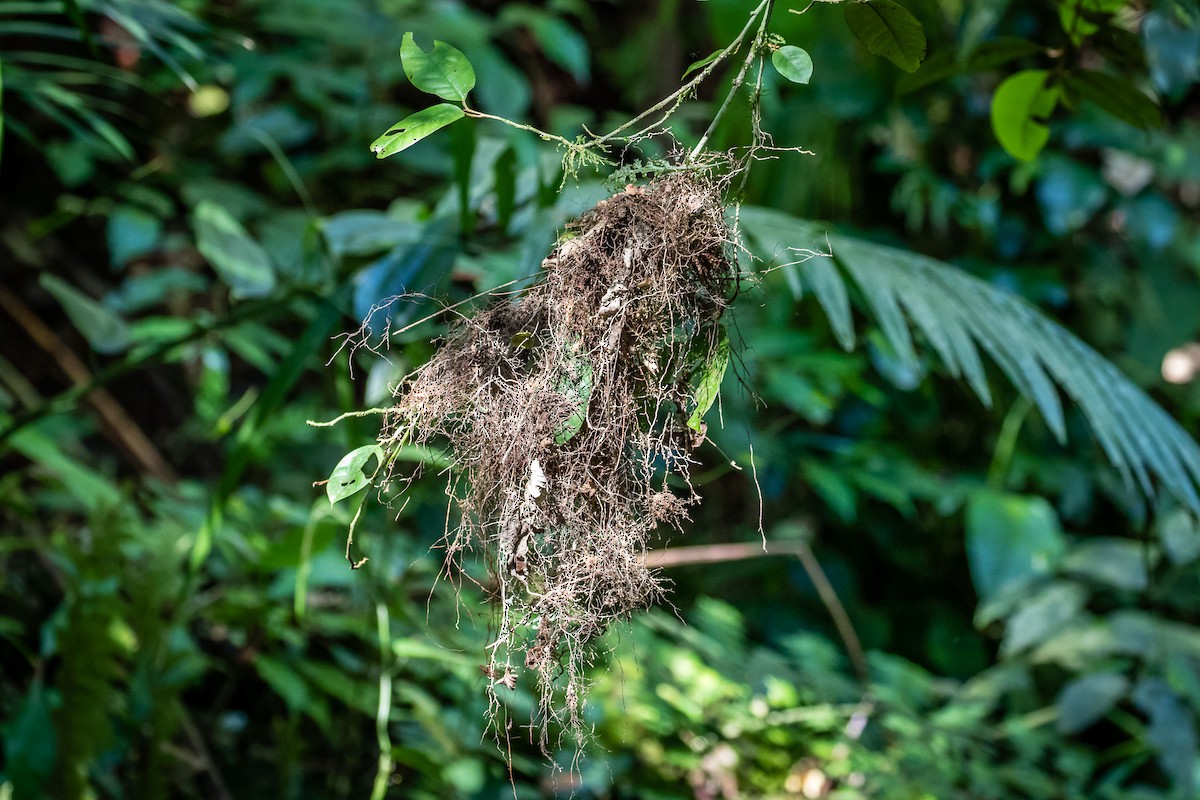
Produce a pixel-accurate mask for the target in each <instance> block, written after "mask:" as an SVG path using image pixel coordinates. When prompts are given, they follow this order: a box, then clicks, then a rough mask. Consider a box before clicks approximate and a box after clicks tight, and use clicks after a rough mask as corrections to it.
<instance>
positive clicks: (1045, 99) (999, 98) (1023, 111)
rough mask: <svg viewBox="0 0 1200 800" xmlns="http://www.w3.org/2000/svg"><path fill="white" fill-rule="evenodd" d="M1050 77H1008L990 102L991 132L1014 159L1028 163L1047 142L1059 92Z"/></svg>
mask: <svg viewBox="0 0 1200 800" xmlns="http://www.w3.org/2000/svg"><path fill="white" fill-rule="evenodd" d="M1049 78H1050V73H1048V72H1046V70H1042V69H1027V70H1024V71H1022V72H1018V73H1017V74H1015V75H1011V76H1009V77H1008V78H1007V79H1006V80H1005V81H1004V82H1003V83H1001V84H1000V86H999V88H997V89H996V94H995V96H994V97H993V98H992V131H993V132H995V134H996V139H998V140H999V142H1000V145H1001V146H1002V147H1003V148H1004V149H1005V150H1007V151H1008V152H1009V154H1011V155H1012V156H1013V157H1015V158H1019V159H1021V160H1022V161H1029V160H1031V159H1033V158H1036V157H1037V154H1038V153H1039V152H1041V150H1042V148H1043V147H1045V146H1046V142H1047V141H1049V140H1050V129H1049V128H1048V127H1046V120H1047V119H1048V118H1049V117H1050V115H1051V114H1052V113H1053V112H1054V108H1055V106H1057V105H1058V97H1059V88H1058V87H1057V86H1050V85H1048V82H1049Z"/></svg>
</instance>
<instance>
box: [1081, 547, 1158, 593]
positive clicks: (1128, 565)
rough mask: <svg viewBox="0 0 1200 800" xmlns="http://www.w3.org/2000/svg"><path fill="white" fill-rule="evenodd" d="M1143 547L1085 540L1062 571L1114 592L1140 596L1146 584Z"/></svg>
mask: <svg viewBox="0 0 1200 800" xmlns="http://www.w3.org/2000/svg"><path fill="white" fill-rule="evenodd" d="M1147 567H1148V565H1147V557H1146V546H1145V545H1144V544H1143V543H1142V542H1136V541H1133V540H1132V539H1117V538H1111V537H1103V538H1096V539H1088V540H1087V541H1085V542H1081V543H1080V544H1078V545H1076V546H1075V547H1074V548H1072V550H1071V554H1070V555H1068V556H1067V558H1066V561H1065V563H1064V564H1063V571H1064V572H1069V573H1071V574H1073V575H1078V576H1082V577H1085V578H1091V579H1092V580H1095V581H1099V582H1102V583H1107V584H1108V585H1109V586H1111V587H1113V588H1114V589H1121V590H1124V591H1127V592H1140V591H1142V590H1144V589H1145V588H1146V587H1147V586H1148V585H1149V584H1150V576H1149V575H1148V574H1147Z"/></svg>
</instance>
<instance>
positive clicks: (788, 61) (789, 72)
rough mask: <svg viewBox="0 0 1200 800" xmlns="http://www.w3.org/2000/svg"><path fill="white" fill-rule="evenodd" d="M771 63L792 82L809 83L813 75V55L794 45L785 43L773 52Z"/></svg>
mask: <svg viewBox="0 0 1200 800" xmlns="http://www.w3.org/2000/svg"><path fill="white" fill-rule="evenodd" d="M771 64H772V65H773V66H774V67H775V69H776V71H778V72H779V74H780V75H782V76H783V77H785V78H787V79H788V80H789V81H791V82H792V83H808V80H809V78H811V77H812V73H813V62H812V56H810V55H809V54H808V53H807V52H806V51H805V50H802V49H801V48H799V47H795V46H794V45H790V44H788V45H784V46H783V47H781V48H779V49H778V50H776V51H775V52H774V53H772V54H771Z"/></svg>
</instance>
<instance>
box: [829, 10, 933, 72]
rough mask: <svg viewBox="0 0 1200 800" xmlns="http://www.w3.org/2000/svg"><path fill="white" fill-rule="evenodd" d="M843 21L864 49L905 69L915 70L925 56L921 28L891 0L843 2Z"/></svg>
mask: <svg viewBox="0 0 1200 800" xmlns="http://www.w3.org/2000/svg"><path fill="white" fill-rule="evenodd" d="M846 25H848V26H849V28H850V31H851V33H853V34H854V36H855V37H856V38H857V39H858V40H859V41H860V42H862V43H863V45H864V46H865V47H866V48H867V49H868V50H870V51H871V52H872V53H874V54H875V55H877V56H883V57H884V58H886V59H887V60H888V61H891V62H892V63H893V64H895V65H896V66H897V67H899V68H900V69H902V70H904V71H906V72H916V71H917V67H919V66H921V62H922V61H923V60H924V59H925V29H924V28H922V27H921V23H920V22H918V21H917V18H916V17H914V16H913V15H912V14H910V13H909V12H908V11H907V10H906V9H905V8H904V7H903V6H901V5H899V4H898V3H894V2H892V0H869V2H860V3H851V4H849V5H847V6H846Z"/></svg>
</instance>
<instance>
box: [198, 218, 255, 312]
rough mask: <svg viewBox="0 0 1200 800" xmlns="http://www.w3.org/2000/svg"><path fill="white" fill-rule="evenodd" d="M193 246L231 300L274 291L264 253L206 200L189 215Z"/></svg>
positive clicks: (241, 228)
mask: <svg viewBox="0 0 1200 800" xmlns="http://www.w3.org/2000/svg"><path fill="white" fill-rule="evenodd" d="M192 228H193V229H194V230H195V232H196V247H197V248H198V249H199V250H200V253H201V255H203V256H204V258H205V259H207V260H208V263H209V264H211V265H212V268H213V269H214V270H215V271H216V273H217V275H219V276H220V278H221V280H223V281H224V282H225V284H226V285H227V286H229V289H230V291H231V292H232V293H233V296H234V297H238V298H246V297H263V296H264V295H267V294H269V293H270V292H271V290H272V289H274V288H275V268H274V266H272V264H271V259H270V257H269V256H268V255H267V251H266V250H264V249H263V248H262V246H261V245H260V244H259V243H258V242H256V241H255V240H254V239H252V238H251V237H250V234H248V233H246V229H245V228H243V227H242V224H241V223H240V222H238V221H237V220H236V219H234V218H233V217H232V216H231V215H230V214H229V212H228V211H226V210H225V209H224V208H223V207H221V206H219V205H217V204H216V203H213V202H212V201H210V200H204V201H202V202H201V203H200V205H198V206H196V210H195V212H194V213H193V214H192Z"/></svg>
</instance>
